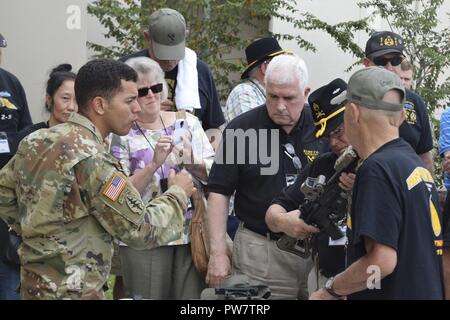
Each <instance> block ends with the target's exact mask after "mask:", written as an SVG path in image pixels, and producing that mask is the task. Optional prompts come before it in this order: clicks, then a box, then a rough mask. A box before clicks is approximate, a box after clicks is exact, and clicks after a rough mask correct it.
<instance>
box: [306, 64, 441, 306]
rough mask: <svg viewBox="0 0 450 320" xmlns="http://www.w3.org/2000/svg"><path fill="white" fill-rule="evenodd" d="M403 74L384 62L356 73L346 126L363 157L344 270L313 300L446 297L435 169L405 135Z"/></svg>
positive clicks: (352, 78) (347, 106)
mask: <svg viewBox="0 0 450 320" xmlns="http://www.w3.org/2000/svg"><path fill="white" fill-rule="evenodd" d="M404 90H405V89H404V87H403V84H402V82H401V80H400V78H399V77H398V76H397V75H396V74H394V73H392V72H389V71H387V70H385V69H383V68H379V67H368V68H365V69H363V70H359V71H357V72H356V73H354V74H353V75H352V76H351V77H350V80H349V83H348V88H347V104H346V108H345V113H344V125H345V132H346V135H347V138H348V140H349V142H350V143H351V145H352V146H353V148H354V149H355V150H356V151H357V152H358V155H359V156H360V158H361V159H362V160H363V162H362V164H361V166H360V167H359V168H358V170H357V173H356V180H355V184H354V187H353V194H352V199H351V201H352V203H351V210H350V215H349V216H348V219H347V228H348V229H347V230H348V236H349V245H348V248H347V269H346V270H345V271H344V272H342V273H340V274H338V275H337V276H336V277H334V278H330V279H329V280H328V281H327V282H326V284H325V287H324V288H323V289H320V290H319V291H316V292H315V293H313V294H312V295H311V299H339V298H343V297H345V296H347V297H348V299H387V300H389V299H443V297H444V288H443V273H442V245H443V241H442V238H443V237H442V233H443V228H442V225H441V216H440V208H439V203H438V197H437V191H436V187H435V185H434V182H433V177H432V175H431V173H430V172H429V171H428V170H427V169H426V168H424V166H423V162H422V161H421V159H420V158H419V157H418V156H417V155H416V154H415V152H414V150H413V149H412V148H411V146H410V145H409V144H407V143H406V142H405V141H404V140H403V139H402V138H399V127H400V125H401V123H402V122H403V120H404V117H405V110H404V107H403V100H404V97H405V91H404Z"/></svg>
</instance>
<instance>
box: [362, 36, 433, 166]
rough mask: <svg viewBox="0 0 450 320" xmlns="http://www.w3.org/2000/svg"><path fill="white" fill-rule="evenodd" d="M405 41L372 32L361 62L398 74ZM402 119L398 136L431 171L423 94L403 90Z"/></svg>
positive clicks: (430, 145) (429, 138)
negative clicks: (404, 92) (404, 93)
mask: <svg viewBox="0 0 450 320" xmlns="http://www.w3.org/2000/svg"><path fill="white" fill-rule="evenodd" d="M403 50H404V41H403V39H402V37H401V36H400V35H398V34H396V33H394V32H390V31H382V32H376V33H374V34H373V35H372V36H371V37H370V39H369V40H368V41H367V43H366V50H365V56H366V57H365V58H364V61H363V63H364V65H365V66H366V67H368V66H381V67H383V68H385V69H386V70H389V71H391V72H394V73H396V74H400V69H401V66H400V64H401V63H402V61H403V59H404V58H405V57H404V55H403ZM403 107H404V109H405V113H406V114H405V115H406V118H405V120H406V121H405V122H404V123H403V124H402V125H401V126H400V137H402V138H403V139H405V140H406V142H408V143H409V144H410V145H411V147H412V148H413V149H414V151H415V152H416V153H417V154H418V155H419V156H420V157H421V158H422V160H423V162H424V164H425V167H426V168H427V169H428V170H429V171H430V172H431V173H433V156H432V154H431V150H432V149H433V137H432V132H431V127H430V120H429V117H428V113H427V108H426V106H425V103H424V102H423V100H422V98H421V97H420V96H419V95H417V94H416V93H414V92H413V91H411V90H406V95H405V101H404V104H403Z"/></svg>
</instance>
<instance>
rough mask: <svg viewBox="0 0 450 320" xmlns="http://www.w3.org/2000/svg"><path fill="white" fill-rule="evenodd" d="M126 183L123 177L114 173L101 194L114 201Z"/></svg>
mask: <svg viewBox="0 0 450 320" xmlns="http://www.w3.org/2000/svg"><path fill="white" fill-rule="evenodd" d="M126 185H127V183H126V181H125V178H123V177H121V176H120V175H118V174H117V173H116V174H114V176H113V177H112V178H111V180H110V181H109V182H108V183H107V184H106V188H105V189H104V190H103V194H104V195H105V196H107V197H108V198H109V199H111V200H112V201H116V200H117V198H118V197H119V196H120V194H121V193H122V191H123V189H124V188H125V186H126Z"/></svg>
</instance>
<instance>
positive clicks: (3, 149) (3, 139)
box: [0, 132, 11, 153]
mask: <svg viewBox="0 0 450 320" xmlns="http://www.w3.org/2000/svg"><path fill="white" fill-rule="evenodd" d="M10 152H11V151H10V149H9V143H8V135H7V134H6V132H0V153H10Z"/></svg>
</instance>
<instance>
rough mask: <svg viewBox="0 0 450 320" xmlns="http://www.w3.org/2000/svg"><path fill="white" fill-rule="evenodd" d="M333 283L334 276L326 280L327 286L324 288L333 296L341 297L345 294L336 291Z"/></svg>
mask: <svg viewBox="0 0 450 320" xmlns="http://www.w3.org/2000/svg"><path fill="white" fill-rule="evenodd" d="M333 283H334V277H331V278H329V279H328V280H327V281H326V282H325V287H324V289H325V290H326V291H327V292H328V293H329V294H330V295H332V296H333V297H335V298H338V299H341V298H342V297H343V296H341V295H339V294H337V293H336V292H334V290H333Z"/></svg>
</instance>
